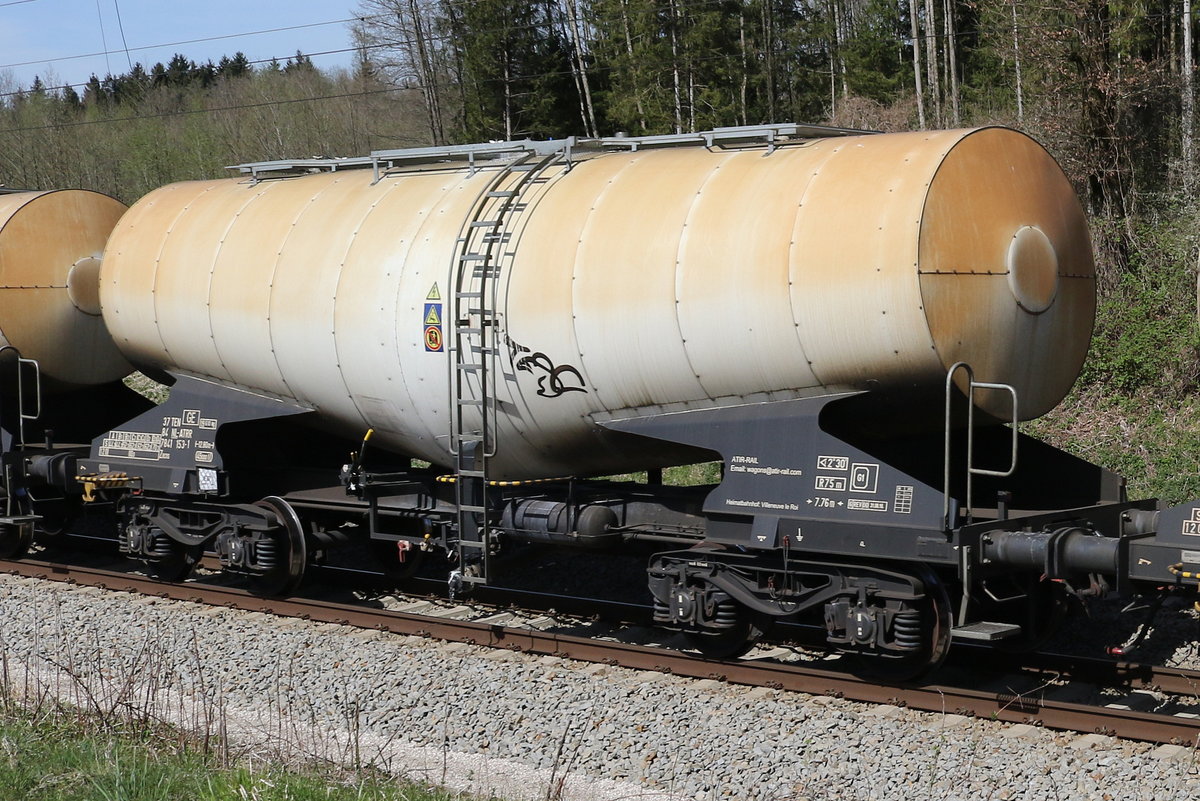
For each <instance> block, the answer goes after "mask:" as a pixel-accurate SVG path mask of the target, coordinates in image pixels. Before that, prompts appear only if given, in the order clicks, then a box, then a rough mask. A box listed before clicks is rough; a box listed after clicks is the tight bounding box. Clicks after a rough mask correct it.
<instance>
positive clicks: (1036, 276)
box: [0, 125, 1200, 676]
mask: <svg viewBox="0 0 1200 801" xmlns="http://www.w3.org/2000/svg"><path fill="white" fill-rule="evenodd" d="M235 169H237V170H238V172H239V175H238V176H237V177H234V178H230V179H226V180H218V181H206V182H191V183H181V184H173V185H170V186H166V187H163V188H161V189H158V190H156V191H154V192H151V193H150V194H149V195H147V196H146V197H144V198H142V199H141V200H140V201H138V202H137V203H136V204H134V205H133V206H132V207H131V208H130V209H129V210H128V211H126V212H124V214H120V209H119V208H118V206H119V204H115V201H112V200H111V199H108V198H104V197H102V196H98V195H93V194H90V193H67V192H64V193H49V194H18V195H9V196H6V197H0V336H3V337H4V339H5V342H7V343H8V345H9V346H10V350H14V351H19V354H20V360H19V361H16V362H14V363H13V364H11V365H10V367H9V370H10V372H11V373H12V375H13V376H14V377H15V380H12V381H8V382H7V384H6V385H7V386H8V393H7V396H6V397H5V398H4V399H3V400H4V401H5V403H4V404H3V405H0V423H2V424H3V425H4V428H5V431H6V441H5V455H4V466H5V474H4V480H5V487H6V490H7V498H8V509H7V516H5V517H3V518H0V524H2V525H0V532H2V536H0V544H2V545H3V550H4V551H6V552H7V553H10V554H17V553H20V552H21V551H22V550H23V549H24V548H25V547H26V546H27V545H28V543H29V541H30V539H31V537H32V535H33V532H34V531H35V530H36V529H37V528H39V527H40V528H43V529H46V530H49V531H55V530H60V529H63V528H65V527H67V526H70V525H72V524H75V523H77V522H78V520H79V519H80V518H81V517H95V518H97V519H104V520H111V521H113V524H112V525H113V529H114V534H113V536H115V537H116V538H117V539H118V541H119V543H120V548H121V550H122V551H123V552H125V553H127V554H129V555H130V556H133V557H135V558H137V559H141V560H143V561H145V562H146V563H147V564H149V565H150V566H151V568H152V569H154V570H155V571H156V572H157V573H158V574H159V575H160V576H162V577H164V578H167V579H171V580H180V579H182V578H184V577H186V576H187V574H188V573H189V571H190V570H191V568H192V567H193V566H194V565H195V564H196V562H197V561H198V559H199V558H200V556H201V555H202V554H204V553H205V552H208V553H214V554H215V555H216V556H217V557H219V559H220V561H221V563H222V564H223V565H224V566H225V567H226V568H227V569H228V570H231V571H234V572H240V573H244V574H246V575H247V576H249V577H250V580H251V581H252V582H253V583H254V586H255V587H256V588H257V589H258V590H259V591H260V592H263V593H286V592H289V591H291V590H292V589H294V588H295V586H296V585H297V584H298V583H299V581H300V580H301V579H302V577H303V575H304V572H305V568H306V566H307V565H308V564H309V563H311V562H312V561H314V560H318V559H320V558H322V557H323V556H324V555H325V554H326V553H327V552H329V551H331V550H333V549H337V548H341V547H344V546H348V545H353V544H354V543H366V544H369V545H370V546H371V548H372V550H373V551H374V552H375V555H376V558H377V559H378V560H379V561H380V563H381V565H382V567H383V569H385V570H386V571H387V572H389V573H390V574H392V575H394V576H397V577H399V576H402V575H403V574H405V573H406V572H410V571H411V570H412V569H413V567H414V565H416V564H417V563H418V562H419V560H420V557H421V555H422V554H427V553H434V554H441V555H444V556H446V557H447V580H448V582H449V583H450V586H451V590H452V591H454V592H457V591H462V590H465V589H469V588H470V587H471V586H474V585H478V584H484V583H487V582H488V581H489V580H491V579H492V578H494V574H495V573H496V570H497V564H496V563H495V562H494V557H495V556H496V555H497V554H498V553H499V552H500V551H501V550H502V549H503V548H506V547H508V546H510V545H513V544H517V543H523V542H535V543H549V544H554V545H559V546H563V547H581V548H596V549H599V548H614V549H619V548H621V547H623V546H625V545H626V544H628V543H630V542H631V541H638V540H641V541H647V542H656V543H661V544H662V548H661V550H660V552H658V553H656V554H654V555H653V556H652V558H651V559H650V562H649V566H648V585H649V591H650V594H651V595H652V597H653V599H654V615H655V620H656V621H657V622H658V623H660V624H662V625H663V626H666V627H669V628H673V629H677V630H680V631H683V632H685V633H686V634H687V635H688V636H689V638H690V639H691V640H692V641H693V643H694V644H695V645H696V646H697V647H699V648H701V649H702V650H703V651H705V652H706V653H709V654H713V655H725V654H732V653H736V652H737V651H738V650H740V649H743V648H745V647H746V646H747V645H748V644H750V643H752V642H753V641H754V640H755V639H756V638H757V637H758V636H760V635H761V633H762V632H763V630H764V629H765V628H766V627H767V626H768V625H769V624H770V623H771V622H773V621H775V620H794V619H801V618H804V617H806V616H815V617H816V618H817V619H819V620H823V622H824V626H825V629H826V631H827V634H828V639H829V641H830V642H831V643H833V644H835V645H836V646H838V647H840V648H842V649H844V650H847V651H852V652H856V653H859V654H862V655H863V656H865V657H869V658H870V659H869V660H868V661H869V663H871V664H875V665H877V666H882V667H884V668H886V669H887V670H889V671H891V674H892V675H894V676H902V675H907V674H911V673H915V672H918V671H920V670H923V669H926V668H927V667H929V666H930V665H934V664H937V663H938V662H939V661H940V659H941V658H942V657H943V656H944V655H945V653H946V651H947V649H948V647H949V644H950V642H951V640H952V639H953V638H962V639H971V640H976V641H984V642H991V643H996V644H1001V643H1003V644H1007V645H1010V646H1013V645H1018V646H1019V645H1030V644H1032V643H1033V642H1035V641H1036V640H1037V639H1038V638H1040V637H1041V636H1043V635H1045V634H1046V633H1047V632H1048V630H1049V629H1050V627H1051V625H1052V623H1053V621H1054V619H1055V618H1056V611H1057V610H1058V609H1059V608H1060V607H1061V606H1062V601H1063V599H1064V598H1065V597H1066V596H1067V595H1069V594H1075V595H1080V596H1086V595H1098V594H1102V593H1106V592H1109V591H1115V592H1119V593H1123V594H1128V595H1132V594H1161V593H1165V592H1174V591H1181V590H1189V591H1190V590H1192V589H1193V588H1194V582H1192V581H1190V580H1189V578H1188V576H1189V574H1191V573H1195V572H1200V547H1195V546H1194V545H1193V542H1194V540H1193V538H1195V537H1197V536H1200V522H1198V521H1200V503H1195V504H1185V505H1183V506H1179V507H1175V508H1171V509H1159V508H1158V506H1157V504H1156V503H1155V502H1154V501H1130V500H1128V499H1127V498H1126V495H1125V491H1124V484H1123V482H1122V481H1121V480H1120V479H1119V477H1117V476H1115V475H1113V474H1111V473H1108V472H1106V471H1105V470H1103V469H1101V468H1099V467H1097V466H1094V465H1091V464H1088V463H1086V462H1084V461H1082V460H1079V459H1077V458H1074V457H1072V456H1070V455H1068V454H1065V453H1063V452H1060V451H1057V450H1055V449H1053V448H1051V447H1049V446H1047V445H1045V444H1042V443H1039V442H1037V441H1034V440H1032V439H1030V438H1028V437H1026V436H1024V435H1022V434H1020V433H1019V432H1018V430H1017V423H1018V422H1019V421H1021V420H1027V419H1032V418H1034V417H1037V416H1038V415H1041V414H1043V413H1044V412H1046V411H1048V410H1049V409H1051V408H1053V407H1054V406H1055V405H1057V403H1058V402H1059V401H1060V400H1061V399H1062V398H1063V396H1064V395H1065V394H1066V392H1067V391H1068V390H1069V389H1070V387H1071V385H1072V384H1073V382H1074V380H1075V378H1076V376H1077V375H1078V372H1079V369H1080V367H1081V365H1082V363H1083V359H1084V356H1085V354H1086V351H1087V347H1088V343H1089V339H1090V335H1091V327H1092V321H1093V316H1094V311H1095V277H1094V269H1093V264H1092V256H1091V245H1090V241H1089V238H1088V232H1087V225H1086V221H1085V218H1084V215H1083V213H1082V211H1081V209H1080V207H1079V204H1078V202H1077V200H1076V198H1075V196H1074V193H1073V191H1072V189H1071V187H1070V185H1069V183H1068V181H1067V180H1066V178H1065V177H1064V176H1063V174H1062V172H1061V170H1060V169H1059V168H1058V166H1057V165H1056V164H1055V163H1054V161H1053V159H1052V158H1051V157H1050V156H1049V155H1048V154H1047V153H1046V152H1045V151H1044V150H1043V149H1042V148H1041V147H1040V146H1039V145H1038V144H1037V143H1035V142H1034V141H1033V140H1031V139H1029V138H1028V137H1026V136H1024V135H1022V134H1020V133H1017V132H1015V131H1012V130H1008V129H1003V128H983V129H975V130H962V131H934V132H920V133H906V134H873V133H866V132H858V131H848V130H842V129H828V128H817V127H812V126H797V125H777V126H765V127H753V128H732V129H718V130H716V131H710V132H706V133H701V134H689V135H680V136H664V137H622V138H610V139H595V140H585V139H567V140H558V141H549V142H533V141H522V142H502V143H489V144H482V145H473V146H455V147H442V148H420V149H411V150H400V151H382V152H377V153H373V154H372V155H371V156H369V157H365V158H359V159H308V160H298V161H277V162H263V163H255V164H246V165H241V166H240V167H238V168H235ZM64 231H69V232H71V234H70V236H64V235H63V232H64ZM68 245H69V246H68ZM101 251H102V252H101ZM31 287H33V288H35V289H31ZM93 354H95V355H93ZM133 367H136V368H138V369H141V370H142V371H144V372H146V373H147V374H149V375H151V376H154V377H157V378H160V379H161V380H163V381H164V382H166V383H169V384H170V385H171V391H170V396H169V398H168V399H167V400H166V401H165V402H163V403H162V404H160V405H157V406H153V407H152V408H145V404H142V405H140V406H139V403H140V401H139V400H137V399H134V398H131V396H130V393H128V392H126V391H124V390H123V389H122V387H121V385H120V384H119V379H120V378H121V377H122V376H123V375H125V374H126V373H127V372H128V371H129V370H130V369H132V368H133ZM39 376H41V377H44V380H40V381H39V380H38V379H39ZM31 387H32V389H31ZM39 389H40V390H44V392H43V391H38V390H39ZM43 397H44V399H45V400H43ZM55 399H57V400H55ZM34 407H40V408H34ZM1002 423H1008V425H1002ZM27 429H29V430H37V431H38V432H39V433H38V434H37V436H36V437H33V438H32V439H28V438H27V437H26V430H27ZM45 431H52V432H55V433H53V434H51V433H46V434H42V433H41V432H45ZM62 432H70V433H69V438H73V439H74V441H75V442H78V443H79V444H72V443H71V442H69V441H67V438H64V436H63V433H62ZM35 440H36V441H35ZM706 459H708V460H718V461H719V462H720V463H721V466H722V471H721V480H720V483H719V484H717V485H716V486H711V487H703V488H681V487H669V486H664V485H662V483H661V480H660V475H661V471H660V468H661V467H663V466H666V465H673V464H683V463H689V462H697V461H703V460H706ZM640 470H646V471H648V472H647V475H648V477H649V478H648V480H647V482H645V483H634V482H629V481H621V480H613V479H608V480H605V479H599V478H596V477H597V476H604V475H611V474H614V473H621V472H625V471H640Z"/></svg>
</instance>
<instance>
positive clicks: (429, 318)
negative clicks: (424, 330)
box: [425, 305, 442, 325]
mask: <svg viewBox="0 0 1200 801" xmlns="http://www.w3.org/2000/svg"><path fill="white" fill-rule="evenodd" d="M441 324H442V316H441V315H440V314H438V307H437V306H433V305H430V307H429V311H428V312H427V313H426V314H425V325H441Z"/></svg>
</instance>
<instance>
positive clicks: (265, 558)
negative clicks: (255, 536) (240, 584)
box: [254, 537, 279, 570]
mask: <svg viewBox="0 0 1200 801" xmlns="http://www.w3.org/2000/svg"><path fill="white" fill-rule="evenodd" d="M254 564H255V565H256V566H257V567H259V568H261V569H262V570H274V569H275V568H276V567H278V566H279V543H278V542H277V541H276V540H275V539H274V538H271V537H265V538H263V539H261V540H257V541H256V542H255V543H254Z"/></svg>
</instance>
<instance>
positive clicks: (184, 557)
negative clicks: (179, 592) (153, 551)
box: [146, 535, 201, 583]
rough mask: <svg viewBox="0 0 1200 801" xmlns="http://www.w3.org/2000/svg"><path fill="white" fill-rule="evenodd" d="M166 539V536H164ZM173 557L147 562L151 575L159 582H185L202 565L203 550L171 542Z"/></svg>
mask: <svg viewBox="0 0 1200 801" xmlns="http://www.w3.org/2000/svg"><path fill="white" fill-rule="evenodd" d="M164 538H165V535H164ZM169 547H170V549H171V555H170V556H167V557H165V558H160V559H155V560H154V561H152V562H147V563H146V567H147V569H148V570H149V571H150V574H151V575H152V576H154V577H155V578H156V579H158V580H159V581H170V582H172V583H174V582H178V581H183V580H184V579H186V578H187V577H188V576H190V575H191V574H192V569H193V568H194V567H196V565H198V564H199V563H200V556H201V549H200V548H194V547H191V546H188V545H184V544H183V543H181V542H176V541H175V540H170V546H169Z"/></svg>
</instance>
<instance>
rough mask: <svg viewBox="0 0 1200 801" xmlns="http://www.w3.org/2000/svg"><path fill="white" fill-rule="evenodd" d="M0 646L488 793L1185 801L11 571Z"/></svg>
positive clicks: (1096, 764) (2, 598) (959, 738)
mask: <svg viewBox="0 0 1200 801" xmlns="http://www.w3.org/2000/svg"><path fill="white" fill-rule="evenodd" d="M0 654H2V655H3V657H4V666H5V676H6V680H7V682H8V684H9V686H10V689H12V690H14V691H23V692H26V693H29V694H34V693H39V692H40V693H50V694H55V695H58V696H60V697H62V698H64V699H68V700H71V701H73V702H76V703H80V704H82V705H84V706H91V707H94V708H96V709H98V710H100V711H102V712H104V711H108V710H111V709H114V708H119V707H121V706H122V705H124V704H126V703H131V704H133V705H134V706H135V707H139V708H142V709H143V710H146V711H148V712H149V713H151V714H153V715H154V716H156V717H159V718H163V719H167V720H171V721H173V722H176V723H180V724H182V725H186V726H189V727H195V728H199V729H208V730H209V731H212V732H218V733H219V732H221V731H227V732H228V733H229V734H231V735H233V736H234V737H235V738H236V739H237V740H239V741H240V742H242V743H245V744H250V745H253V746H254V747H256V748H258V749H260V750H262V751H264V752H270V753H290V754H291V755H292V756H299V757H306V758H317V759H328V760H336V761H339V762H344V763H351V764H352V763H354V762H355V761H356V760H357V761H359V762H372V763H374V764H377V765H379V766H381V767H384V768H386V769H389V770H392V771H395V772H397V773H404V774H407V775H409V776H411V777H414V778H418V779H423V780H427V781H430V782H433V783H437V784H443V785H446V786H449V787H451V788H461V789H469V790H471V791H473V792H477V793H480V794H482V795H484V796H485V797H486V796H488V795H494V796H496V797H498V798H505V799H514V800H515V799H543V800H544V799H547V798H561V799H564V801H571V800H574V799H578V800H579V801H616V799H645V800H646V801H649V800H650V799H665V798H696V799H715V798H738V799H814V801H815V800H816V799H881V800H882V799H887V801H893V800H894V799H947V800H951V799H963V800H964V801H965V800H966V799H972V800H974V799H1029V800H1030V801H1034V799H1036V800H1037V801H1041V800H1042V799H1093V798H1094V799H1121V800H1122V801H1126V800H1128V801H1133V800H1134V799H1147V801H1149V800H1150V799H1155V800H1156V801H1165V800H1166V799H1192V798H1196V797H1200V758H1197V755H1195V754H1192V753H1190V752H1187V751H1183V750H1182V749H1170V748H1162V749H1156V748H1155V747H1154V746H1150V745H1145V744H1139V743H1130V742H1122V741H1115V740H1112V739H1110V738H1104V737H1095V736H1090V737H1080V736H1078V735H1071V734H1059V733H1053V732H1047V731H1044V730H1041V729H1034V728H1032V727H1021V726H1009V725H1005V724H999V723H992V722H987V721H976V720H968V719H965V718H960V717H958V716H955V715H950V714H947V715H935V714H926V713H918V712H912V711H908V710H900V709H895V708H892V707H871V706H866V705H862V704H856V703H851V702H847V701H842V700H838V699H832V698H822V697H813V696H807V695H801V694H795V693H776V692H774V691H770V690H761V689H758V690H748V689H745V688H737V687H728V686H725V685H723V684H720V683H717V682H713V681H695V680H690V679H680V678H677V677H673V676H664V675H661V674H652V673H644V672H636V671H628V670H624V669H620V668H610V667H605V666H600V665H589V664H586V663H578V662H571V661H567V660H562V659H557V658H552V657H527V656H523V655H519V654H513V653H511V652H505V651H494V650H489V649H484V648H477V647H473V646H467V645H458V644H446V643H436V642H431V641H427V640H422V639H418V638H411V637H400V636H394V635H388V634H380V633H377V632H363V631H358V630H355V629H350V628H343V627H338V626H332V625H328V624H315V623H308V622H303V621H295V620H279V619H276V618H273V617H271V616H268V615H262V614H255V613H244V612H237V611H231V610H223V609H211V608H206V607H202V606H197V605H194V604H187V603H180V602H174V601H164V600H159V599H144V598H137V597H134V596H130V595H128V594H125V593H118V592H106V591H101V590H94V589H81V588H75V587H69V586H66V585H62V584H57V583H52V582H41V581H37V580H32V579H21V578H15V577H9V576H0ZM1198 727H1200V724H1198Z"/></svg>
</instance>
